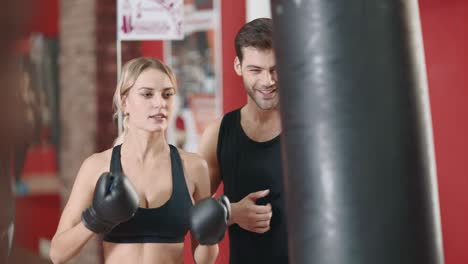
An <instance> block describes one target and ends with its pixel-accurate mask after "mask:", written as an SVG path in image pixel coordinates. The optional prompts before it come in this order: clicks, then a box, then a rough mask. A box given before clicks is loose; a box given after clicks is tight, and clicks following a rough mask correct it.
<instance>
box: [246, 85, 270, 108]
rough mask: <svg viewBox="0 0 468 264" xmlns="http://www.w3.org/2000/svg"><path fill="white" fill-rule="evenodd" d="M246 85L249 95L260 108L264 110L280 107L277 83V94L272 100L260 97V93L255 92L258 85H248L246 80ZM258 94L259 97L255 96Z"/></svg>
mask: <svg viewBox="0 0 468 264" xmlns="http://www.w3.org/2000/svg"><path fill="white" fill-rule="evenodd" d="M244 87H245V90H246V91H247V95H248V96H249V97H250V99H252V101H254V102H255V104H256V105H257V107H258V108H260V109H262V110H272V109H276V108H277V107H278V102H279V94H278V90H277V89H278V86H277V85H275V88H273V89H276V91H275V92H274V93H276V94H275V98H273V99H271V100H264V99H262V98H260V96H259V95H258V93H260V92H258V93H256V92H255V90H256V87H249V86H247V84H246V83H245V82H244ZM257 90H258V89H257ZM256 95H257V97H255V96H256Z"/></svg>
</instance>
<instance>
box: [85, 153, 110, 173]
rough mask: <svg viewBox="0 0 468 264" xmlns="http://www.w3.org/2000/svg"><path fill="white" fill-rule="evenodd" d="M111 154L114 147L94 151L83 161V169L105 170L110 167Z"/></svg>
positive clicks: (89, 170) (91, 170)
mask: <svg viewBox="0 0 468 264" xmlns="http://www.w3.org/2000/svg"><path fill="white" fill-rule="evenodd" d="M111 155H112V149H107V150H104V151H102V152H97V153H93V154H91V155H90V156H88V157H87V158H86V159H85V160H84V161H83V164H82V165H81V170H85V171H87V172H95V173H99V172H104V171H106V170H108V168H109V165H110V160H111Z"/></svg>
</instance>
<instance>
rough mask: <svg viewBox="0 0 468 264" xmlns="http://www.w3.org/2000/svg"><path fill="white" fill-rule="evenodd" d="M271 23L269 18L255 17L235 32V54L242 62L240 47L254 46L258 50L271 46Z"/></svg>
mask: <svg viewBox="0 0 468 264" xmlns="http://www.w3.org/2000/svg"><path fill="white" fill-rule="evenodd" d="M272 38H273V23H272V21H271V19H270V18H257V19H255V20H252V21H250V22H249V23H247V24H245V25H244V26H243V27H242V28H241V29H240V30H239V32H237V35H236V39H235V40H234V46H235V49H236V55H237V57H238V58H239V60H240V61H241V62H242V59H243V54H242V48H245V47H254V48H257V49H260V50H269V49H272V48H273V40H272Z"/></svg>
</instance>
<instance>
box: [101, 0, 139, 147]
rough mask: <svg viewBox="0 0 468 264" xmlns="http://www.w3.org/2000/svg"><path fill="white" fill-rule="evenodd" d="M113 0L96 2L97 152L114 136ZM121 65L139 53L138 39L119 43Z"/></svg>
mask: <svg viewBox="0 0 468 264" xmlns="http://www.w3.org/2000/svg"><path fill="white" fill-rule="evenodd" d="M115 2H116V1H115V0H99V1H97V2H96V12H97V18H96V22H97V25H96V50H97V73H96V74H97V87H98V89H97V127H98V130H97V135H96V147H97V150H98V151H102V150H105V149H108V148H110V147H111V146H112V143H113V141H114V139H115V138H116V137H117V123H116V122H115V121H113V120H112V114H113V108H112V97H113V95H114V91H115V86H116V84H117V49H116V23H117V22H116V5H115ZM121 44H122V46H121V55H122V64H123V63H125V62H126V61H128V60H130V59H132V58H135V57H139V56H141V52H140V43H139V42H129V41H126V42H122V43H121Z"/></svg>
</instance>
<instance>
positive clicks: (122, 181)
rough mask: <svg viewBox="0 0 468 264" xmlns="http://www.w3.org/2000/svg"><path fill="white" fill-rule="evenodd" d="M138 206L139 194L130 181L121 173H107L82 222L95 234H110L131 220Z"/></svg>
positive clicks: (99, 182)
mask: <svg viewBox="0 0 468 264" xmlns="http://www.w3.org/2000/svg"><path fill="white" fill-rule="evenodd" d="M138 205H139V196H138V193H137V192H136V190H135V188H134V187H133V186H132V184H131V183H130V181H129V179H128V178H127V177H126V176H125V175H123V174H120V173H110V172H105V173H103V174H102V175H101V176H100V177H99V179H98V181H97V183H96V188H95V189H94V196H93V201H92V203H91V205H90V206H89V208H88V209H86V210H85V211H84V212H83V214H82V215H81V220H82V221H83V223H84V225H85V226H86V228H88V229H89V230H91V231H93V232H95V233H99V234H104V233H108V232H109V231H111V230H112V228H114V227H115V226H116V225H118V224H120V223H122V222H125V221H127V220H128V219H130V218H131V217H132V216H133V215H134V214H135V212H136V210H137V209H138Z"/></svg>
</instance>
